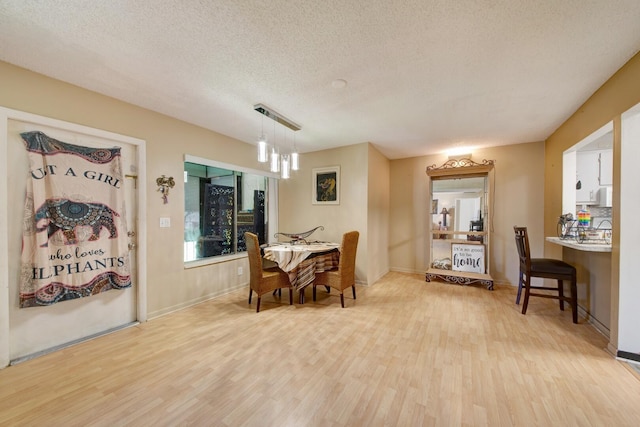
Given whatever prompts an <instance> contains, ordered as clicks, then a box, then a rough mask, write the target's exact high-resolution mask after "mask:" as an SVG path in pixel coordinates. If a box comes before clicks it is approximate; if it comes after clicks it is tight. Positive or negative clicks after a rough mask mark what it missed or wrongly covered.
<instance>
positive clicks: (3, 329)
mask: <svg viewBox="0 0 640 427" xmlns="http://www.w3.org/2000/svg"><path fill="white" fill-rule="evenodd" d="M10 120H18V121H22V122H30V123H34V124H38V125H45V126H51V127H57V128H60V129H64V130H66V131H71V132H76V133H80V134H87V135H91V136H95V137H100V138H105V139H112V140H116V141H121V142H122V143H126V144H130V145H132V146H134V147H135V149H136V163H137V179H138V182H139V183H140V185H138V186H137V192H136V198H137V201H136V202H137V211H138V212H137V215H136V229H137V235H138V236H137V246H136V249H137V256H136V258H137V268H138V270H137V274H136V275H137V286H136V289H137V296H136V298H137V304H136V317H137V321H138V322H145V321H146V320H147V273H146V272H147V262H146V260H147V246H146V242H147V227H146V218H147V212H146V210H147V208H146V207H147V194H146V185H145V183H146V174H147V171H146V160H145V159H146V141H144V140H142V139H138V138H133V137H130V136H126V135H121V134H117V133H114V132H108V131H104V130H101V129H96V128H91V127H88V126H83V125H79V124H75V123H70V122H65V121H62V120H57V119H52V118H49V117H45V116H40V115H37V114H32V113H27V112H24V111H18V110H13V109H10V108H5V107H2V106H0V153H2V155H0V236H3V237H2V238H0V369H2V368H4V367H6V366H8V365H9V363H10V354H11V351H10V350H11V349H10V316H9V307H10V304H11V303H12V301H10V300H9V284H10V277H9V265H8V263H9V261H8V260H9V242H8V238H7V236H8V234H9V232H8V231H9V230H8V226H9V218H8V213H9V210H8V202H9V200H8V194H9V186H10V185H11V177H10V176H8V162H9V159H8V124H9V121H10Z"/></svg>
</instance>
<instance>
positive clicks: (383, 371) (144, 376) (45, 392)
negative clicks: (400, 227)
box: [0, 273, 640, 427]
mask: <svg viewBox="0 0 640 427" xmlns="http://www.w3.org/2000/svg"><path fill="white" fill-rule="evenodd" d="M310 291H311V289H308V290H307V302H306V303H305V304H304V305H299V304H294V305H293V306H289V305H288V296H287V295H286V292H283V295H282V300H281V301H279V300H277V299H275V298H274V297H272V296H266V297H265V298H264V300H263V307H262V311H261V312H260V313H259V314H256V313H255V297H254V301H253V305H252V306H251V307H249V306H248V305H247V294H248V290H246V291H245V290H242V291H241V292H240V291H238V292H234V293H232V294H229V295H226V296H224V297H220V298H217V299H215V300H212V301H209V302H205V303H202V304H199V305H197V306H195V307H191V308H188V309H185V310H182V311H180V312H177V313H173V314H170V315H166V316H164V317H161V318H158V319H154V320H151V321H149V322H147V323H144V324H141V325H139V326H136V327H132V328H129V329H125V330H122V331H119V332H116V333H113V334H110V335H107V336H103V337H101V338H97V339H95V340H92V341H89V342H86V343H82V344H79V345H76V346H73V347H70V348H67V349H64V350H61V351H58V352H55V353H51V354H48V355H46V356H42V357H40V358H37V359H33V360H30V361H27V362H24V363H21V364H18V365H15V366H11V367H8V368H6V369H4V370H0V425H2V426H7V425H20V426H23V425H28V426H88V425H96V426H129V425H132V426H154V427H157V426H176V425H180V426H184V425H193V426H379V425H389V426H430V425H435V426H461V425H462V426H471V425H473V426H483V425H486V426H512V425H518V426H559V425H563V426H638V425H640V377H638V375H637V373H635V372H634V371H633V370H632V369H630V368H629V367H628V366H627V365H626V364H625V363H623V362H619V361H617V360H615V359H614V358H613V357H612V356H611V355H610V354H608V353H607V352H606V351H605V350H604V349H605V347H606V343H607V340H606V339H605V338H604V337H603V336H602V335H600V334H599V333H598V332H596V331H595V329H593V328H592V327H591V326H590V325H588V324H587V323H585V321H584V320H583V319H581V320H580V324H579V325H574V324H572V323H571V312H570V311H568V310H567V311H565V312H560V310H559V309H558V305H557V302H556V301H551V300H547V299H542V298H532V300H531V302H530V306H529V312H528V313H527V315H526V316H523V315H521V314H520V312H519V307H517V306H515V305H514V299H515V298H514V296H515V291H514V289H513V288H511V287H497V289H496V290H495V291H493V292H492V291H488V290H486V289H485V288H483V287H474V286H459V285H450V284H444V283H435V282H432V283H427V282H425V281H424V276H422V275H409V274H401V273H390V274H388V275H386V276H385V277H384V278H383V279H382V280H381V281H379V282H378V283H376V284H375V285H373V286H369V287H358V290H357V292H358V294H357V296H358V299H357V300H356V301H354V300H353V299H352V298H351V293H350V292H346V293H345V304H346V308H345V309H341V308H340V299H339V297H338V296H337V295H336V294H335V293H334V294H333V296H327V294H326V292H324V291H321V290H320V289H319V290H318V291H319V292H318V293H319V301H318V302H316V303H313V302H312V301H311V292H310ZM334 292H335V291H334ZM295 301H297V298H296V299H295Z"/></svg>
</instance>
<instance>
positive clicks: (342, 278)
mask: <svg viewBox="0 0 640 427" xmlns="http://www.w3.org/2000/svg"><path fill="white" fill-rule="evenodd" d="M358 237H360V233H358V232H357V231H349V232H348V233H345V234H344V235H343V236H342V246H341V247H340V261H338V269H337V270H331V271H325V272H322V273H316V278H315V280H314V282H313V300H314V301H315V300H316V286H327V287H328V288H327V290H328V291H330V288H334V289H336V290H338V291H339V292H340V304H341V305H342V308H344V290H345V289H347V288H349V287H351V288H352V289H353V299H356V251H357V249H358Z"/></svg>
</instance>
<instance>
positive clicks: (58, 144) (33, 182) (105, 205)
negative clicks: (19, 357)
mask: <svg viewBox="0 0 640 427" xmlns="http://www.w3.org/2000/svg"><path fill="white" fill-rule="evenodd" d="M20 136H22V139H23V140H24V142H25V145H26V148H27V151H28V157H29V168H30V171H29V172H30V178H29V179H28V180H27V194H26V199H25V218H24V225H23V234H22V236H23V242H22V273H21V280H20V282H21V283H20V307H23V308H24V307H34V306H40V305H51V304H55V303H57V302H60V301H66V300H71V299H75V298H82V297H86V296H90V295H94V294H98V293H100V292H104V291H108V290H110V289H124V288H128V287H131V275H130V262H129V250H128V240H127V239H128V238H127V228H126V224H125V209H124V199H125V197H124V185H123V181H122V171H121V166H120V148H88V147H82V146H79V145H73V144H69V143H66V142H62V141H58V140H56V139H53V138H50V137H48V136H47V135H45V134H44V133H42V132H24V133H21V134H20Z"/></svg>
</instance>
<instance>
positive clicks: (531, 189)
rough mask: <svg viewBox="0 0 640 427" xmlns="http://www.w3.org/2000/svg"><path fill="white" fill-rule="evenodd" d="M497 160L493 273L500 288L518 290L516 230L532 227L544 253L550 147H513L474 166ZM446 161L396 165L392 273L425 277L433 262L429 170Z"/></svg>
mask: <svg viewBox="0 0 640 427" xmlns="http://www.w3.org/2000/svg"><path fill="white" fill-rule="evenodd" d="M483 159H491V160H495V162H496V163H495V168H494V172H493V177H494V182H495V186H494V188H492V189H491V192H492V194H493V204H492V206H491V207H490V209H491V210H492V211H493V217H492V219H491V220H490V224H489V226H490V232H491V255H490V260H489V263H490V269H491V275H492V277H493V279H494V280H495V281H496V282H498V283H511V284H517V280H518V260H517V254H516V249H515V243H514V234H513V226H514V225H525V226H527V227H528V230H529V234H530V239H531V250H532V252H533V254H534V255H535V254H537V255H541V254H542V248H543V238H544V236H543V217H542V214H543V212H544V210H543V203H544V194H543V187H542V184H541V183H542V182H543V178H544V176H543V173H544V143H543V142H532V143H527V144H516V145H507V146H501V147H494V148H489V149H484V150H477V151H475V152H474V153H473V157H472V160H474V161H476V162H481V161H482V160H483ZM446 160H447V157H445V156H443V155H432V156H424V157H414V158H410V159H402V160H393V161H391V191H390V194H391V198H390V202H391V203H390V206H391V211H390V225H389V263H390V266H391V269H392V270H396V271H405V272H412V273H424V272H425V271H426V269H427V268H428V263H429V261H430V245H429V236H428V221H429V219H428V218H429V216H428V212H430V206H429V181H428V177H427V174H426V168H427V166H430V165H437V166H440V165H441V164H443V163H444V162H445V161H446Z"/></svg>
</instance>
